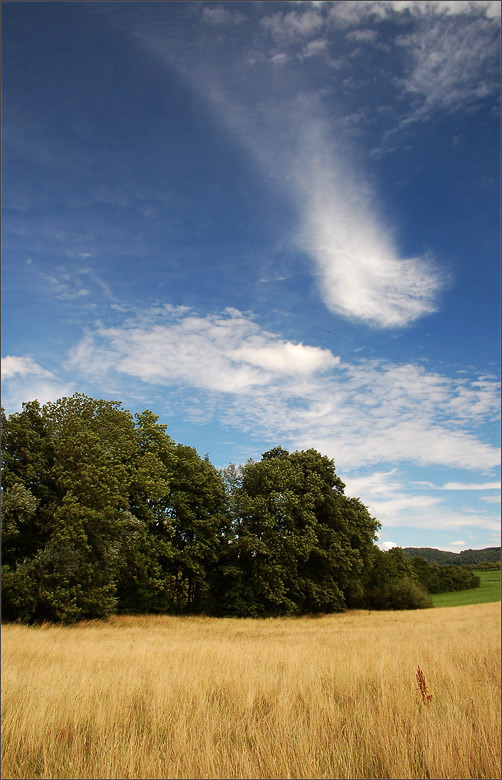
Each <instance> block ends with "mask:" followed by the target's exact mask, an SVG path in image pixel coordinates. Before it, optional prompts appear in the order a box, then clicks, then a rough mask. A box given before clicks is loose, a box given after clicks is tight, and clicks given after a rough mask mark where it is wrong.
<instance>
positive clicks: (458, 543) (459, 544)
mask: <svg viewBox="0 0 502 780" xmlns="http://www.w3.org/2000/svg"><path fill="white" fill-rule="evenodd" d="M450 545H451V546H452V547H465V545H466V542H465V541H464V540H463V539H459V540H458V541H456V542H450Z"/></svg>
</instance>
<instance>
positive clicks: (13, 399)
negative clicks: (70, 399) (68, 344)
mask: <svg viewBox="0 0 502 780" xmlns="http://www.w3.org/2000/svg"><path fill="white" fill-rule="evenodd" d="M73 392H74V385H73V383H71V382H65V381H62V380H60V379H59V378H58V377H57V376H55V375H54V373H53V372H52V371H48V370H47V369H45V368H43V367H42V366H40V365H39V364H38V363H36V362H35V361H34V360H33V358H31V357H29V356H27V355H7V356H6V357H4V358H2V406H3V407H4V408H5V409H6V410H7V412H8V413H11V412H13V411H20V410H21V407H22V404H23V403H24V402H25V401H33V400H34V399H38V400H39V401H40V403H42V404H43V403H46V402H47V401H55V400H57V399H58V398H61V397H62V396H65V395H71V394H72V393H73Z"/></svg>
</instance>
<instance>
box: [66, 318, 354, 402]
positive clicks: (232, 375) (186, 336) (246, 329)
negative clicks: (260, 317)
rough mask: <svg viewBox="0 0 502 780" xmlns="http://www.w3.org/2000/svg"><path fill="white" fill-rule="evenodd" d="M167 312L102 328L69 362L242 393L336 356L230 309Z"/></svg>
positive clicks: (330, 362) (316, 368)
mask: <svg viewBox="0 0 502 780" xmlns="http://www.w3.org/2000/svg"><path fill="white" fill-rule="evenodd" d="M162 319H163V321H161V322H156V321H155V318H154V320H151V321H149V322H147V323H146V324H141V323H129V324H128V325H126V327H122V328H99V329H98V330H97V331H96V333H95V334H94V336H92V335H90V334H89V335H88V336H87V337H85V338H84V339H83V340H82V341H81V342H80V344H79V345H78V346H77V347H76V349H75V350H73V351H72V364H73V365H76V366H80V367H81V368H84V367H85V365H86V364H88V365H90V366H92V371H93V372H94V373H96V372H97V373H98V374H99V373H101V372H102V371H106V369H107V367H113V368H114V369H115V370H116V371H118V372H120V373H124V374H128V375H131V376H136V377H139V378H141V379H142V381H144V382H149V383H156V384H163V385H165V384H176V383H182V384H185V383H186V384H189V385H192V386H194V385H195V386H197V387H199V388H203V389H205V390H211V391H218V392H223V393H242V392H246V391H251V390H253V388H255V387H258V386H268V385H270V384H272V383H273V382H275V381H276V380H277V379H278V378H279V377H280V378H282V377H289V378H291V379H295V380H296V378H298V377H302V376H303V377H305V376H310V375H313V374H315V373H316V372H322V371H326V370H327V369H330V368H333V367H335V366H336V365H338V363H339V358H338V357H336V356H335V355H333V354H332V353H331V352H330V351H329V350H327V349H321V348H320V347H310V346H304V345H303V344H293V343H291V342H288V341H284V340H283V339H280V338H278V337H277V336H275V335H274V334H272V333H268V332H267V331H264V330H262V329H260V327H259V326H258V325H256V324H255V323H254V322H253V321H252V320H250V319H248V318H246V317H245V316H244V315H242V314H241V313H240V312H238V311H236V310H232V309H227V310H226V312H225V314H224V315H217V316H207V317H204V318H202V317H198V316H196V315H194V314H189V313H187V311H186V308H185V307H181V308H179V309H174V308H166V309H164V310H163V318H162Z"/></svg>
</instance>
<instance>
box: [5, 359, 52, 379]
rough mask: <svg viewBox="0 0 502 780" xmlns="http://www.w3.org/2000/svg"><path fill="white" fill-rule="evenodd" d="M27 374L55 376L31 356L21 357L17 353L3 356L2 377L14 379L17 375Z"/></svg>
mask: <svg viewBox="0 0 502 780" xmlns="http://www.w3.org/2000/svg"><path fill="white" fill-rule="evenodd" d="M26 374H36V375H37V376H46V377H49V376H53V374H52V373H51V372H50V371H47V370H46V369H44V368H42V366H39V365H38V363H36V362H35V361H34V360H33V358H31V357H27V356H25V357H19V356H15V355H6V357H4V358H2V377H3V378H4V379H12V378H13V377H15V376H26Z"/></svg>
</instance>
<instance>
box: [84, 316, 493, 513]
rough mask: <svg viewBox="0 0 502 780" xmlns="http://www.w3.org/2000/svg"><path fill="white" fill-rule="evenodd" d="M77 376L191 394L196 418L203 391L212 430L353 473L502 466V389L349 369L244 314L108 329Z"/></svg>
mask: <svg viewBox="0 0 502 780" xmlns="http://www.w3.org/2000/svg"><path fill="white" fill-rule="evenodd" d="M69 368H70V369H71V370H72V371H74V372H75V371H76V372H78V374H80V375H81V376H82V377H87V379H89V380H90V379H92V378H95V379H99V381H100V383H102V382H104V381H105V379H106V378H107V377H110V376H112V375H113V376H114V377H115V378H116V380H117V381H119V380H120V377H122V381H123V379H124V378H125V377H130V378H131V379H132V378H134V379H137V380H138V381H140V382H142V383H148V384H149V385H159V386H162V387H166V386H167V387H172V388H179V390H180V392H181V390H182V389H183V388H184V389H185V390H188V389H189V388H190V389H191V392H189V393H188V396H189V397H190V405H189V406H186V407H185V412H186V414H188V415H190V414H191V411H190V410H191V409H193V393H194V391H195V392H197V393H199V394H200V395H199V398H200V402H201V405H200V408H202V409H204V410H205V412H204V413H205V415H206V419H210V418H211V417H212V418H214V419H216V420H219V421H220V422H222V423H223V424H225V425H230V426H234V427H236V428H237V429H239V430H241V431H246V432H250V433H251V434H252V435H260V436H266V437H267V438H271V439H277V440H279V439H280V440H282V441H287V442H288V443H289V445H290V446H294V447H295V448H307V447H315V448H316V449H318V450H319V451H321V452H323V453H325V454H327V455H329V456H330V457H336V459H337V462H338V463H339V464H341V465H342V467H343V470H344V472H346V471H347V470H349V469H351V468H357V467H359V466H362V465H365V464H372V463H386V462H387V463H399V462H410V463H416V464H422V465H426V464H442V465H446V466H458V467H461V468H467V469H491V468H493V467H496V466H497V465H498V464H499V462H500V458H499V452H498V450H497V449H496V448H495V447H493V446H491V445H490V444H487V443H485V442H484V441H482V440H481V439H480V438H478V436H477V432H476V427H475V425H476V421H477V420H479V422H484V421H485V419H486V418H487V416H489V415H492V416H493V415H495V414H496V413H497V412H498V409H499V400H498V392H497V388H498V386H497V384H496V383H495V382H493V383H492V385H490V383H489V382H487V385H486V386H485V387H483V388H482V389H479V388H478V387H476V388H474V389H473V388H472V386H471V385H470V384H469V382H468V380H467V379H465V378H462V379H452V378H450V377H446V376H442V375H440V374H437V373H433V372H430V371H426V369H424V368H423V367H420V366H416V365H413V364H405V365H395V364H393V363H390V362H384V361H376V360H373V361H371V360H366V361H363V360H359V361H356V362H352V363H349V362H344V361H340V359H339V357H337V356H335V355H334V354H333V353H332V352H331V351H330V350H327V349H321V348H319V347H312V346H309V345H303V344H295V343H292V342H289V341H286V340H285V339H283V338H280V337H279V336H277V335H275V334H273V333H271V332H268V331H265V330H263V329H261V328H260V327H259V325H258V324H257V323H256V322H254V321H253V319H251V318H250V317H249V316H245V315H244V314H242V313H241V312H238V311H236V310H234V309H229V310H227V311H226V312H224V313H223V314H216V315H207V316H205V317H202V316H198V315H196V314H195V313H193V312H192V311H190V310H187V308H186V307H180V308H176V307H164V308H161V309H157V310H155V311H150V312H146V313H145V314H143V315H141V316H136V317H132V316H131V317H130V318H129V319H126V320H125V321H123V322H122V324H120V325H117V326H115V327H113V328H109V327H108V328H106V327H103V326H98V327H96V328H95V329H94V330H91V329H90V330H89V331H88V333H87V335H86V336H85V337H84V338H83V339H82V340H81V341H80V343H79V344H78V345H77V346H76V347H75V348H74V349H73V350H72V351H71V356H70V364H69ZM479 393H482V394H483V393H484V394H485V395H486V396H488V397H487V398H486V399H484V402H483V404H482V409H483V410H484V413H483V415H481V414H480V415H479V416H478V418H469V417H468V416H467V415H462V414H460V413H459V411H460V412H461V411H463V408H460V410H459V406H458V404H457V398H458V396H459V394H461V395H462V402H463V404H465V405H466V408H469V407H470V406H472V401H473V399H476V398H478V397H479ZM200 408H199V409H198V411H197V415H198V418H199V417H200ZM395 498H396V496H390V497H389V500H391V502H392V503H391V504H388V505H387V507H386V508H387V509H389V511H390V509H392V510H393V511H394V510H397V508H398V506H397V504H396V501H395ZM437 500H439V499H437V498H431V497H428V498H427V499H426V501H427V502H428V503H429V504H430V505H432V504H434V502H435V501H437ZM424 501H425V499H420V504H421V506H422V507H423V506H424Z"/></svg>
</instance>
